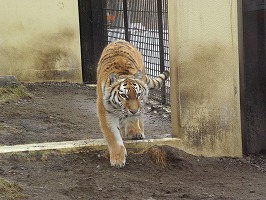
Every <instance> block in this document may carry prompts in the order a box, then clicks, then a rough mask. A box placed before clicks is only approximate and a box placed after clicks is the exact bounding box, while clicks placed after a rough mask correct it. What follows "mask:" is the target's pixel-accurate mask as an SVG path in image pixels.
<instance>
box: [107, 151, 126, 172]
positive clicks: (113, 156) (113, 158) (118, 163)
mask: <svg viewBox="0 0 266 200" xmlns="http://www.w3.org/2000/svg"><path fill="white" fill-rule="evenodd" d="M126 156H127V150H126V148H125V147H124V146H119V147H117V148H115V149H110V163H111V166H114V167H118V168H122V167H124V166H125V164H126Z"/></svg>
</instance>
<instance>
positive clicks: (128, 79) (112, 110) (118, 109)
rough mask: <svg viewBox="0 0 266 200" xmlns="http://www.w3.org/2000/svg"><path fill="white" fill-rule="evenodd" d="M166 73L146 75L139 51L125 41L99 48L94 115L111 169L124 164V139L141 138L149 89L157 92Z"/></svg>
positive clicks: (142, 136)
mask: <svg viewBox="0 0 266 200" xmlns="http://www.w3.org/2000/svg"><path fill="white" fill-rule="evenodd" d="M169 74H170V73H169V71H164V72H163V73H161V74H160V75H159V76H157V77H156V78H151V77H149V76H147V74H146V72H145V67H144V60H143V57H142V55H141V53H140V51H139V50H138V49H137V48H136V47H135V46H133V45H132V44H131V43H129V42H127V41H124V40H117V41H114V42H111V43H109V44H108V45H107V46H106V47H105V48H104V49H103V52H102V54H101V56H100V59H99V62H98V67H97V114H98V119H99V124H100V127H101V130H102V132H103V135H104V138H105V140H106V142H107V146H108V149H109V155H110V163H111V166H115V167H118V168H122V167H124V166H125V164H126V156H127V150H126V148H125V146H124V143H123V139H124V138H130V139H144V138H145V135H144V121H143V117H144V116H143V113H144V103H145V102H147V98H148V94H149V89H159V88H160V87H161V86H162V85H163V84H164V81H165V80H166V79H167V78H168V77H169Z"/></svg>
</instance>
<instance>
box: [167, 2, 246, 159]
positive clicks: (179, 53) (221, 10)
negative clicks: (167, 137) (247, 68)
mask: <svg viewBox="0 0 266 200" xmlns="http://www.w3.org/2000/svg"><path fill="white" fill-rule="evenodd" d="M240 4H241V1H238V0H169V1H168V6H169V11H168V12H169V47H170V67H171V108H172V127H173V134H174V136H176V137H180V138H182V141H183V146H182V148H183V149H184V150H185V151H187V152H189V153H193V154H197V155H205V156H242V142H241V117H240V87H239V68H240V67H241V62H240V61H241V51H242V48H241V43H242V42H239V41H241V39H242V37H241V34H239V33H242V30H241V28H240V26H239V24H241V23H239V22H240V19H241V17H240V18H239V16H240V15H239V14H240V13H241V10H240V8H241V5H240Z"/></svg>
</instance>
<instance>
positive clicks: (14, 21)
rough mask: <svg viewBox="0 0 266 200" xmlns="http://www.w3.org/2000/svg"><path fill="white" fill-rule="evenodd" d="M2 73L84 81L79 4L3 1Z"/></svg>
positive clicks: (0, 32)
mask: <svg viewBox="0 0 266 200" xmlns="http://www.w3.org/2000/svg"><path fill="white" fill-rule="evenodd" d="M0 5H1V6H0V27H1V28H0V75H15V76H17V78H18V79H19V80H20V81H25V82H35V81H53V80H55V81H65V80H67V81H72V82H81V81H82V79H81V57H80V40H79V15H78V3H77V1H75V0H60V1H59V0H45V1H36V0H0Z"/></svg>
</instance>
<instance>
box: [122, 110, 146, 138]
mask: <svg viewBox="0 0 266 200" xmlns="http://www.w3.org/2000/svg"><path fill="white" fill-rule="evenodd" d="M125 134H126V136H127V137H129V138H131V139H133V140H141V139H144V138H145V135H144V122H143V115H140V116H134V117H129V118H128V119H127V121H126V124H125Z"/></svg>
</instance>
